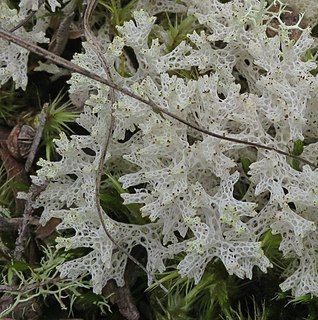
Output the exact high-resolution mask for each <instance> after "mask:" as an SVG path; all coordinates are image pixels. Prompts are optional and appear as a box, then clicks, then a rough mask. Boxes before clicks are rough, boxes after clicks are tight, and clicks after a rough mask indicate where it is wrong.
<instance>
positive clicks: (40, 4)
mask: <svg viewBox="0 0 318 320" xmlns="http://www.w3.org/2000/svg"><path fill="white" fill-rule="evenodd" d="M44 2H45V0H39V6H38V8H40V7H41V6H42V4H43V3H44ZM36 12H37V10H35V11H33V10H32V11H31V12H30V13H29V14H28V15H27V16H26V17H25V18H24V19H23V20H21V21H20V22H19V23H18V24H17V25H16V26H15V27H13V28H11V29H10V30H9V31H10V32H14V31H16V30H18V29H19V28H21V27H22V26H24V25H25V24H26V23H27V22H28V21H29V20H30V19H32V17H33V16H34V15H35V14H36Z"/></svg>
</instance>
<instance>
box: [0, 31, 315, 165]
mask: <svg viewBox="0 0 318 320" xmlns="http://www.w3.org/2000/svg"><path fill="white" fill-rule="evenodd" d="M0 38H3V39H6V40H8V41H11V42H13V43H15V44H17V45H18V46H20V47H22V48H25V49H26V50H29V51H31V52H33V53H35V54H38V55H40V56H41V57H43V58H45V59H47V60H50V61H51V62H53V63H55V64H57V65H60V66H61V67H64V68H66V69H68V70H70V71H72V72H76V73H79V74H81V75H83V76H85V77H87V78H90V79H92V80H95V81H98V82H100V83H103V84H105V85H107V86H109V87H111V88H113V89H115V90H117V91H119V92H121V93H123V94H125V95H127V96H129V97H131V98H133V99H136V100H138V101H140V102H143V103H144V104H146V105H148V106H150V107H151V108H152V109H153V110H154V111H155V112H161V113H163V114H165V115H167V116H169V117H171V118H173V119H175V120H177V121H179V122H181V123H183V124H185V125H187V126H189V127H190V128H192V129H194V130H196V131H199V132H202V133H205V134H207V135H209V136H211V137H214V138H217V139H221V140H226V141H230V142H235V143H239V144H242V145H246V146H250V147H256V148H259V149H264V150H269V151H274V152H277V153H279V154H281V155H284V156H287V157H290V158H292V159H295V160H298V161H300V162H302V163H305V164H308V165H309V166H311V167H313V168H315V169H317V168H318V165H316V164H315V163H312V162H310V161H308V160H306V159H304V158H302V157H299V156H295V155H293V154H289V153H288V152H285V151H282V150H280V149H277V148H274V147H269V146H266V145H263V144H259V143H255V142H249V141H244V140H240V139H236V138H231V137H228V136H225V135H220V134H217V133H213V132H210V131H208V130H206V129H203V128H200V127H199V126H197V125H194V124H191V123H189V122H188V121H186V120H184V119H182V118H180V117H179V116H177V115H175V114H173V113H171V112H169V111H167V110H165V109H164V108H162V107H159V106H157V105H156V104H155V103H154V102H153V101H151V100H147V99H145V98H142V97H140V96H139V95H137V94H134V93H132V92H131V91H129V90H128V89H125V88H122V87H120V86H118V85H117V84H115V83H113V82H111V81H109V80H107V79H104V78H102V77H100V76H98V75H97V74H95V73H93V72H91V71H89V70H87V69H84V68H82V67H80V66H77V65H76V64H75V63H73V62H70V61H68V60H66V59H63V58H61V57H59V56H57V55H55V54H54V53H52V52H49V51H47V50H45V49H43V48H41V47H39V46H37V45H35V44H32V43H28V42H26V41H24V40H23V39H22V38H20V37H18V36H16V35H14V34H11V33H10V32H8V31H6V30H4V29H3V28H0Z"/></svg>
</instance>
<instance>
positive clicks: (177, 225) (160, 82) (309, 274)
mask: <svg viewBox="0 0 318 320" xmlns="http://www.w3.org/2000/svg"><path fill="white" fill-rule="evenodd" d="M24 2H26V1H24ZM285 2H288V1H285ZM309 2H310V1H308V3H309ZM314 2H315V1H314ZM298 3H299V1H289V2H288V5H290V6H293V5H295V6H297V4H298ZM55 5H56V4H55ZM273 6H278V9H277V10H276V9H275V10H273V9H272V10H271V9H269V6H268V4H266V3H265V1H258V0H233V1H228V2H227V3H221V2H219V1H217V0H185V1H181V2H180V3H178V4H177V3H176V2H175V1H159V0H158V1H147V0H141V1H138V2H137V5H136V11H135V12H134V14H133V19H132V20H131V21H129V22H125V23H124V24H123V25H122V26H118V31H119V34H120V36H117V37H115V38H114V39H113V40H112V41H110V40H109V37H108V29H107V26H105V27H104V28H103V27H101V28H100V30H99V33H98V36H97V38H98V41H99V43H100V45H101V46H102V51H103V54H104V58H105V60H106V61H107V64H108V68H109V70H110V73H111V76H112V81H114V82H115V83H116V84H118V85H120V86H122V87H125V88H129V89H130V90H131V92H133V93H136V94H138V95H140V96H142V97H147V98H149V99H151V101H153V102H154V103H156V104H157V105H158V106H160V107H162V108H164V109H166V110H167V111H170V112H172V113H174V114H176V115H178V116H179V117H181V118H183V119H186V120H188V121H189V122H191V123H194V124H196V125H198V126H200V127H201V128H203V129H206V130H209V131H211V132H214V133H217V134H220V135H226V136H229V137H233V138H237V139H241V140H245V141H250V142H254V143H259V144H263V145H267V146H271V147H274V148H277V149H281V150H285V151H286V152H288V151H289V150H291V149H292V147H293V144H294V142H295V141H297V140H302V141H304V140H305V141H308V142H307V143H306V144H305V147H304V152H303V154H302V156H303V157H304V158H306V159H307V160H309V161H312V162H315V163H317V161H318V155H317V151H318V143H317V142H316V141H317V137H318V130H317V120H318V108H317V105H318V97H317V92H318V82H317V77H316V76H315V73H314V72H312V71H313V70H314V69H316V68H317V65H316V62H315V60H314V57H311V58H310V57H309V58H308V52H311V51H310V50H312V51H313V52H314V51H315V48H316V43H315V41H314V38H313V37H312V36H311V33H310V32H311V31H310V27H311V26H313V23H314V22H313V21H314V19H313V17H312V15H313V11H311V12H310V14H311V16H310V18H308V20H307V22H306V25H305V26H303V25H301V24H300V23H298V22H297V19H296V22H295V24H294V26H291V25H288V24H284V21H282V20H280V19H276V20H275V24H274V23H272V24H271V21H273V20H271V19H274V18H275V17H278V16H279V14H278V11H279V10H283V9H282V8H284V7H283V5H282V4H281V3H279V2H277V3H274V4H273ZM139 8H143V9H139ZM275 8H276V7H275ZM54 9H55V7H54ZM54 9H53V10H54ZM316 9H317V8H316ZM313 10H314V7H313ZM164 11H169V12H178V13H184V15H188V16H193V17H194V18H195V23H196V24H197V27H196V28H195V31H193V32H192V33H191V34H189V35H188V36H187V39H186V40H184V41H182V42H181V43H180V44H178V45H177V46H176V47H175V48H174V49H172V51H168V50H167V41H168V40H167V39H168V38H169V36H168V34H167V31H166V30H164V29H163V28H162V27H160V25H159V24H157V22H156V17H155V16H154V15H156V14H157V13H158V12H164ZM316 14H317V15H316V17H317V16H318V10H316ZM298 17H299V20H301V19H302V16H301V15H300V16H298ZM304 19H305V17H304ZM274 27H275V28H276V29H275V28H274ZM273 29H275V30H276V31H275V30H274V31H273ZM293 30H294V31H295V30H296V31H295V33H292V31H293ZM270 31H272V32H274V34H272V35H271V36H270V35H269V33H270ZM29 34H30V33H29ZM32 40H33V41H39V39H36V38H35V37H33V38H32ZM1 46H4V44H1ZM7 46H8V44H7ZM10 46H11V45H10ZM12 46H13V45H12ZM125 46H126V47H130V48H131V49H132V50H133V51H134V53H135V55H136V59H137V60H138V69H137V70H135V69H134V65H133V64H131V65H130V71H131V73H132V75H131V77H122V76H121V75H120V74H119V73H118V72H117V70H116V65H117V64H118V57H119V56H121V54H122V52H123V50H124V47H125ZM3 54H5V53H3ZM23 54H24V53H23ZM21 58H22V57H21ZM8 59H9V58H8ZM10 59H13V58H12V57H10ZM1 60H3V58H1ZM73 62H74V63H76V64H78V65H80V66H82V67H84V68H87V69H89V70H90V71H92V72H94V73H96V74H98V75H100V76H102V77H107V75H106V73H105V70H104V68H103V66H102V63H101V62H100V60H99V57H98V56H97V55H96V52H95V51H94V50H93V49H92V46H91V45H90V44H89V43H84V44H83V53H80V54H77V55H76V56H75V57H74V59H73ZM126 63H127V64H129V61H126ZM2 65H4V64H3V63H2ZM9 68H10V64H9V63H8V65H7V67H2V68H1V70H2V71H1V72H3V70H6V71H7V72H9ZM21 68H22V65H21ZM194 68H195V69H196V72H193V69H194ZM19 72H20V71H19ZM21 72H22V71H21ZM182 75H192V76H182ZM17 76H18V74H17ZM240 79H245V80H244V82H245V83H247V86H248V89H245V90H243V89H242V86H241V85H240V83H241V82H240ZM18 80H19V81H17V86H24V85H25V82H24V78H23V77H22V76H21V77H19V79H18ZM69 84H70V90H69V93H70V96H71V97H72V98H73V100H74V103H77V104H79V103H81V102H83V101H85V100H86V101H85V107H84V111H83V112H82V114H81V116H80V117H79V119H78V123H79V124H80V125H81V126H83V127H84V128H85V129H86V130H87V132H88V133H89V134H87V135H83V136H80V135H73V136H72V137H71V138H70V139H68V138H67V137H66V136H65V135H62V136H61V138H60V140H58V141H57V142H56V143H57V146H58V149H57V150H58V153H59V154H60V155H61V160H60V161H57V162H49V161H45V160H42V161H40V165H41V166H42V168H41V169H40V170H39V171H38V176H37V177H34V178H33V182H34V183H36V184H40V183H41V182H42V181H44V180H49V184H48V187H47V189H46V190H45V191H44V192H43V193H42V194H41V195H40V197H39V198H38V199H37V201H36V203H35V207H43V213H42V216H41V223H43V224H45V223H46V222H47V221H49V220H50V218H52V217H57V218H60V219H61V221H62V222H61V224H60V225H59V226H58V228H59V229H60V230H64V229H72V230H73V231H74V235H73V236H72V237H67V238H66V237H65V238H64V237H60V238H58V239H57V243H58V244H57V246H58V248H65V249H66V250H68V249H72V248H78V247H86V248H90V249H91V250H90V252H89V254H87V255H85V256H84V257H81V258H79V259H76V260H73V261H69V262H66V263H65V264H63V265H62V266H61V268H60V272H61V275H62V276H67V277H71V278H75V277H77V276H79V275H80V274H82V273H83V272H89V273H90V274H91V276H92V282H93V285H94V291H95V292H96V293H100V292H101V290H102V288H103V286H104V285H105V284H106V283H107V281H108V280H110V279H114V280H116V282H117V284H118V285H119V286H122V285H123V284H124V271H125V266H126V263H127V259H128V257H127V255H126V254H124V253H123V252H122V251H120V250H118V249H117V248H116V245H115V244H114V243H113V242H112V241H111V239H109V238H108V236H107V235H106V233H105V231H104V230H103V228H102V226H101V222H100V219H99V217H98V212H97V209H96V203H95V197H96V194H95V184H96V177H97V175H98V174H99V173H98V163H99V161H100V157H101V156H102V151H101V150H102V147H103V144H104V143H105V137H106V136H107V134H108V132H109V126H110V123H111V119H110V117H111V114H113V116H114V120H115V124H114V128H113V130H112V139H111V143H110V145H109V148H108V152H107V156H106V161H105V168H107V166H108V165H109V164H110V163H112V170H115V169H116V164H117V166H118V172H121V176H120V177H119V181H120V182H121V183H122V186H123V187H124V188H125V189H128V188H129V189H130V190H134V192H131V193H129V194H128V193H127V194H123V198H124V201H125V202H124V203H125V204H131V203H140V204H142V208H141V214H142V215H143V216H144V217H148V218H149V220H148V221H150V222H149V223H146V224H144V225H133V224H125V223H119V222H117V221H114V220H112V219H111V218H110V217H109V216H108V213H107V212H103V215H104V220H105V222H106V226H107V230H108V232H109V233H110V234H111V236H112V238H113V239H114V240H115V241H116V243H118V244H119V245H120V246H121V247H123V248H125V249H126V250H127V251H128V252H131V250H132V249H133V247H135V246H137V245H141V246H143V247H144V248H145V249H146V251H147V259H148V260H147V265H146V268H147V270H148V271H149V275H153V274H154V273H155V272H162V271H164V270H165V268H166V265H165V263H166V258H173V257H174V256H175V255H177V254H179V253H183V255H184V258H183V260H182V261H181V262H180V263H179V265H178V269H179V271H180V274H181V275H182V276H188V277H193V278H194V279H195V281H196V283H198V282H199V281H200V278H201V277H202V274H203V273H204V270H205V267H206V266H207V264H208V263H209V262H210V261H211V260H212V259H214V258H218V259H220V260H221V261H222V262H223V264H224V266H225V268H226V269H227V271H228V272H229V273H230V274H235V275H237V276H238V277H240V278H244V277H248V278H252V276H253V274H252V272H253V268H254V267H255V266H256V267H258V268H260V269H261V270H262V271H263V272H266V271H267V269H268V268H270V267H271V266H272V265H271V263H270V261H269V259H268V258H267V257H266V255H265V254H264V252H263V250H262V247H261V242H260V238H261V236H262V235H263V234H264V233H265V232H266V231H268V230H271V232H272V233H273V234H280V235H281V237H282V241H281V245H280V250H281V251H282V252H283V254H284V256H286V257H288V258H290V259H291V261H293V262H292V263H291V265H290V268H289V269H288V270H286V272H285V281H284V282H283V283H281V289H282V290H284V291H286V290H289V289H291V290H292V293H293V294H294V295H295V296H300V295H303V294H306V293H311V294H314V295H318V273H317V249H318V234H317V230H316V224H317V222H318V218H317V212H318V209H317V207H318V171H317V169H316V170H314V169H313V168H311V167H310V166H308V165H301V170H296V169H295V168H293V166H292V165H291V163H290V162H291V161H290V159H287V158H286V157H285V156H282V155H279V154H277V153H275V152H273V151H268V150H263V149H257V148H252V147H247V146H246V145H242V144H239V143H234V142H230V141H223V140H220V139H216V138H213V137H211V136H208V135H206V134H203V133H200V132H196V131H194V130H193V129H191V128H189V127H188V126H187V125H185V124H182V123H180V122H178V121H176V120H174V119H172V118H171V117H169V116H166V115H164V114H162V113H158V112H155V111H153V110H152V109H151V108H150V107H149V106H147V105H145V104H144V103H142V102H140V101H137V100H135V99H133V98H131V97H129V96H127V95H124V94H122V93H120V92H116V103H115V104H114V105H113V104H112V102H111V100H110V97H109V88H107V86H105V85H102V84H99V83H97V82H95V81H93V80H89V79H87V78H85V77H84V76H81V75H78V74H73V75H72V77H71V79H70V81H69ZM136 129H137V130H136ZM127 130H130V131H132V132H135V133H134V134H133V135H132V136H131V137H130V138H129V139H128V140H127V138H126V140H125V134H126V132H127ZM123 141H124V142H123ZM88 149H89V150H90V152H87V150H88ZM92 151H93V152H92ZM242 158H248V159H250V161H251V165H250V167H249V171H247V172H246V171H244V170H243V168H242V164H241V162H242V161H241V160H242ZM113 159H116V162H115V161H114V160H113ZM118 159H121V160H118ZM114 163H115V164H114ZM128 164H131V166H129V165H128ZM126 167H129V168H132V167H133V168H138V169H137V170H135V171H134V172H131V171H129V172H127V173H126V172H125V168H126ZM239 180H244V181H245V183H246V184H247V185H248V186H249V187H248V190H247V192H246V193H245V195H244V196H243V197H242V198H241V199H238V197H235V196H234V188H235V185H236V183H237V182H238V181H239ZM141 185H142V186H143V187H142V188H141V187H140V186H141ZM151 280H152V279H151V278H150V279H149V281H151Z"/></svg>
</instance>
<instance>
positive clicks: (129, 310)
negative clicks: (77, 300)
mask: <svg viewBox="0 0 318 320" xmlns="http://www.w3.org/2000/svg"><path fill="white" fill-rule="evenodd" d="M96 4H97V1H96V0H91V1H90V2H89V3H88V6H87V8H86V10H85V14H84V32H85V37H86V39H87V40H88V42H90V43H91V45H92V48H93V50H94V51H95V53H96V54H97V56H98V58H99V60H100V62H101V64H102V66H103V69H104V71H105V72H106V74H107V77H108V79H111V73H110V72H109V68H108V66H107V62H106V60H105V58H104V55H103V53H102V49H101V47H100V45H99V43H98V41H97V39H96V37H95V35H94V34H93V32H92V30H91V28H90V25H89V18H90V16H91V15H92V13H93V11H94V9H95V7H96ZM110 99H111V103H112V106H113V105H114V103H115V101H116V100H115V90H114V88H111V89H110ZM110 117H111V119H110V120H111V121H110V125H109V130H108V134H107V137H106V141H105V144H104V145H103V146H102V150H101V151H102V152H101V156H100V159H99V163H98V169H97V173H96V182H95V205H96V209H97V212H98V216H99V220H100V222H101V225H102V228H103V230H104V232H105V234H106V235H107V237H108V238H109V239H110V241H111V242H112V243H113V244H114V245H115V246H116V247H117V249H118V250H119V251H121V252H122V253H123V254H125V255H126V256H127V257H128V258H129V259H130V260H131V261H133V262H134V263H135V264H136V265H137V266H138V267H139V268H141V269H142V270H143V271H144V272H145V273H146V274H147V275H148V277H149V278H150V279H151V278H153V276H152V275H150V274H149V271H148V270H147V269H146V268H145V267H144V266H143V265H142V264H141V263H140V262H139V261H138V260H137V259H136V258H135V257H133V256H132V255H131V254H130V253H129V252H128V251H127V250H126V249H125V248H123V247H122V246H121V245H120V244H119V243H118V242H117V241H116V240H115V239H114V238H113V237H112V236H111V234H110V233H109V232H108V230H107V227H106V223H105V221H104V217H103V214H102V208H101V205H100V186H101V177H102V174H103V168H104V163H105V157H106V154H107V150H108V147H109V145H110V141H111V133H112V130H113V126H114V116H113V113H112V111H111V112H110ZM155 281H156V280H155ZM156 282H157V281H156ZM159 285H160V283H159ZM161 286H162V285H161ZM127 291H129V288H128V287H125V290H123V291H121V290H120V289H119V292H120V293H121V295H122V299H123V300H124V301H125V302H126V303H125V304H126V308H123V307H120V303H119V302H118V300H116V303H117V304H118V308H119V311H120V313H121V314H122V315H123V316H125V318H126V319H139V312H138V310H137V307H136V306H135V304H134V303H133V299H132V298H131V294H130V295H129V294H128V293H127ZM125 293H126V295H125ZM129 293H130V292H129ZM129 297H130V298H129ZM122 303H123V302H122Z"/></svg>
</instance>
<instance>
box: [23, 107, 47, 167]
mask: <svg viewBox="0 0 318 320" xmlns="http://www.w3.org/2000/svg"><path fill="white" fill-rule="evenodd" d="M47 110H48V104H47V103H45V104H44V106H43V108H42V110H41V113H40V120H39V124H38V126H37V128H36V131H35V135H34V138H33V140H32V144H31V148H30V151H29V154H28V157H27V160H26V162H25V166H24V168H25V171H26V172H29V171H30V169H31V166H32V163H33V161H34V158H35V154H36V150H37V148H38V146H39V144H40V141H41V138H42V133H43V130H44V125H45V121H46V116H47Z"/></svg>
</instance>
